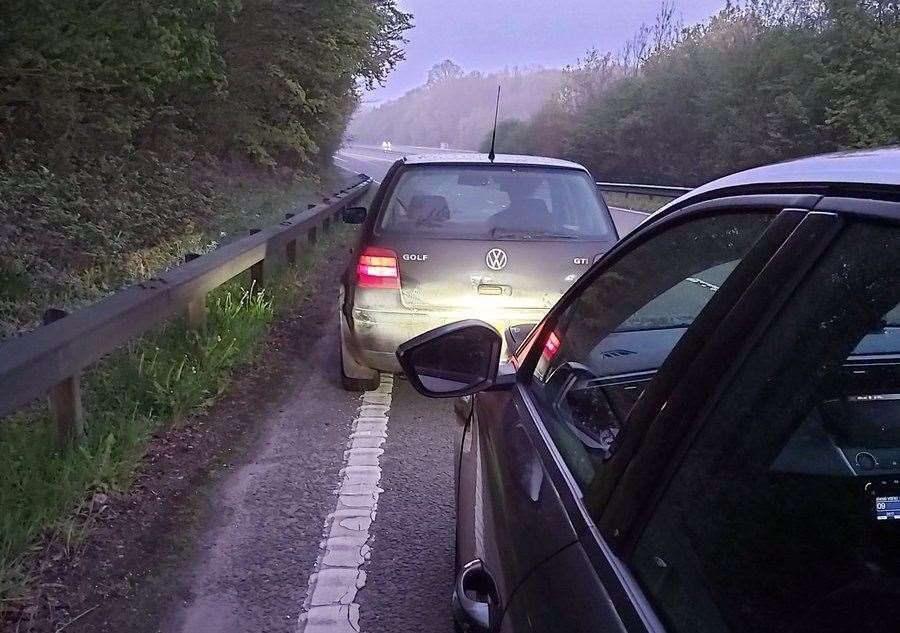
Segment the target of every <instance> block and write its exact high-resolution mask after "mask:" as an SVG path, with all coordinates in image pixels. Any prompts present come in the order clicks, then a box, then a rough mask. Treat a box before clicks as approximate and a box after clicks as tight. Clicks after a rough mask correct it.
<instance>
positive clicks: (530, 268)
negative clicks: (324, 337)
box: [340, 154, 618, 391]
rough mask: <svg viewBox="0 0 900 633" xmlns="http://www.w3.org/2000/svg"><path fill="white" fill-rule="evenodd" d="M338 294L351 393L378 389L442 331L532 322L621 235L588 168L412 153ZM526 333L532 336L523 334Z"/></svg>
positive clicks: (371, 218)
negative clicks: (462, 325) (407, 345)
mask: <svg viewBox="0 0 900 633" xmlns="http://www.w3.org/2000/svg"><path fill="white" fill-rule="evenodd" d="M344 221H345V222H348V223H351V224H356V223H362V224H364V227H363V231H362V235H361V236H360V240H359V244H358V246H357V248H356V250H355V251H354V259H353V261H352V262H351V263H350V265H349V266H348V268H347V271H346V273H345V275H344V279H343V284H342V288H341V297H340V322H341V373H342V382H343V385H344V387H345V388H347V389H349V390H352V391H362V390H367V389H374V388H375V387H377V386H378V380H379V372H381V371H387V372H396V371H400V366H399V364H398V362H397V357H396V351H397V347H398V346H400V345H401V344H402V343H404V342H405V341H407V340H409V339H411V338H413V337H414V336H417V335H419V334H421V333H423V332H426V331H428V330H431V329H433V328H435V327H438V326H440V325H444V324H447V323H453V322H455V321H459V320H461V319H468V318H478V319H481V320H482V321H486V322H488V323H490V324H491V325H493V326H494V327H496V328H497V329H498V330H499V331H501V332H504V331H506V332H507V341H506V344H507V345H509V346H511V347H514V346H516V334H515V333H516V331H517V328H516V327H515V326H516V325H518V324H526V323H536V322H538V321H540V320H541V318H542V317H543V316H544V314H545V313H546V312H547V310H549V308H550V307H551V306H552V305H553V304H554V303H556V301H557V299H559V298H560V296H562V294H563V292H565V290H566V289H567V288H568V287H569V286H571V285H572V283H573V282H574V281H575V280H576V279H577V278H578V277H579V276H580V275H581V273H582V272H584V271H585V270H587V268H588V266H589V265H590V264H591V263H592V262H593V261H594V259H595V258H597V256H599V255H600V254H601V253H603V252H605V251H606V250H608V249H609V248H610V246H612V244H614V243H615V242H616V241H617V240H618V235H617V234H616V229H615V226H614V224H613V221H612V218H611V216H610V213H609V209H608V208H607V206H606V203H605V202H604V201H603V198H602V196H601V195H600V192H599V191H598V190H597V188H596V186H595V184H594V180H593V179H592V178H591V175H590V174H589V173H588V171H587V170H586V169H585V168H584V167H582V166H581V165H578V164H575V163H570V162H567V161H562V160H555V159H550V158H540V157H534V156H512V155H497V156H496V158H495V159H494V160H493V161H490V160H489V159H488V157H487V155H485V154H440V155H421V156H410V157H405V158H403V159H401V160H398V161H397V162H396V163H394V165H393V166H392V167H391V169H390V170H389V171H388V173H387V175H386V176H385V178H384V181H383V183H382V185H381V187H380V188H379V190H378V192H377V194H376V195H375V198H374V200H373V202H372V205H371V209H370V210H366V209H365V208H362V207H356V208H351V209H348V210H347V211H345V213H344ZM522 330H523V332H524V333H525V334H527V330H526V329H525V328H522Z"/></svg>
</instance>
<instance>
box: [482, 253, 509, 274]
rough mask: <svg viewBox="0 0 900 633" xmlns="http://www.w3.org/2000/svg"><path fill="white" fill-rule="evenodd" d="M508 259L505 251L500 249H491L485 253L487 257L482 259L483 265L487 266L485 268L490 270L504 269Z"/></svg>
mask: <svg viewBox="0 0 900 633" xmlns="http://www.w3.org/2000/svg"><path fill="white" fill-rule="evenodd" d="M508 259H509V258H508V257H507V256H506V251H504V250H503V249H502V248H492V249H491V250H489V251H488V252H487V256H486V257H485V258H484V263H486V264H487V267H488V268H490V269H491V270H503V269H504V268H506V262H507V260H508Z"/></svg>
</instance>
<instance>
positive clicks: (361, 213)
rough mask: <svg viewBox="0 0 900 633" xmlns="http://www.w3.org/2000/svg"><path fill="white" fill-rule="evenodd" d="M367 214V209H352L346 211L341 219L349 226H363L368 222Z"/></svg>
mask: <svg viewBox="0 0 900 633" xmlns="http://www.w3.org/2000/svg"><path fill="white" fill-rule="evenodd" d="M366 213H367V211H366V208H365V207H350V208H347V209H344V213H343V214H342V216H341V217H342V218H343V220H344V222H345V223H347V224H362V223H363V222H365V221H366Z"/></svg>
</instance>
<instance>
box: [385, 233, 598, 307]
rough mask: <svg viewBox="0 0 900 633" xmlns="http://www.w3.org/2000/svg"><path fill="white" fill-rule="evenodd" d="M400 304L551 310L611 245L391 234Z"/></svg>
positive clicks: (568, 241)
mask: <svg viewBox="0 0 900 633" xmlns="http://www.w3.org/2000/svg"><path fill="white" fill-rule="evenodd" d="M373 245H376V246H380V247H384V248H388V249H390V250H393V251H395V252H396V253H397V259H398V264H399V268H400V299H401V302H402V303H403V305H404V307H406V308H409V309H413V310H428V311H432V310H435V309H439V310H451V311H458V310H467V309H472V310H473V314H472V316H473V317H477V316H478V312H477V310H479V309H481V310H485V309H495V310H496V309H502V310H507V309H509V310H533V309H542V310H546V309H548V308H550V307H551V306H552V305H553V304H554V303H556V301H557V300H558V299H559V297H560V296H561V295H562V293H563V292H565V291H566V289H567V288H568V287H569V286H571V285H572V283H573V282H574V281H575V279H577V278H578V277H579V276H580V275H581V274H582V273H583V272H584V271H585V270H587V268H588V266H589V265H590V263H591V262H592V261H593V259H594V258H595V256H596V255H598V254H599V253H601V252H602V251H604V250H606V249H607V248H608V247H609V244H608V243H602V242H600V243H596V242H585V241H577V240H565V241H536V240H527V241H526V240H517V241H513V240H464V239H439V238H423V237H413V236H399V235H392V236H390V239H381V240H378V241H377V242H374V243H373Z"/></svg>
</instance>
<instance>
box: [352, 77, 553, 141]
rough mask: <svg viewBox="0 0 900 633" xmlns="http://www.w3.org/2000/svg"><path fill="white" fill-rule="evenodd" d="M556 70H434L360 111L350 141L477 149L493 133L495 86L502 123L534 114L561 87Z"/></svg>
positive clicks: (354, 122)
mask: <svg viewBox="0 0 900 633" xmlns="http://www.w3.org/2000/svg"><path fill="white" fill-rule="evenodd" d="M562 76H563V73H562V71H561V70H559V69H545V68H535V67H523V68H510V69H505V70H502V71H498V72H493V73H482V72H477V71H473V72H469V73H466V72H465V71H464V70H463V69H462V68H460V67H459V66H458V65H457V64H455V63H454V62H453V61H451V60H444V61H443V62H441V63H439V64H435V65H434V66H433V67H432V69H431V70H430V71H429V73H428V78H427V81H426V82H425V83H424V84H423V85H422V86H420V87H419V88H416V89H414V90H411V91H409V92H407V93H406V94H405V95H403V96H402V97H400V98H398V99H394V100H392V101H388V102H387V103H384V104H381V105H379V106H378V107H375V108H372V109H370V110H363V111H361V112H360V113H359V114H358V115H357V116H356V117H355V118H354V120H353V122H352V123H351V126H350V131H349V133H350V135H351V136H352V137H353V138H354V139H356V140H358V141H362V142H367V143H380V142H381V141H383V140H390V141H391V142H392V143H395V144H398V145H425V146H438V145H439V144H440V143H447V144H448V145H449V146H450V147H455V148H461V149H475V148H476V147H477V146H478V143H479V142H480V141H481V139H482V137H483V136H484V135H485V134H486V133H488V132H489V131H490V129H491V125H492V124H493V121H494V106H495V103H496V97H497V86H498V85H500V84H502V86H503V99H502V103H501V108H500V117H501V120H505V119H522V118H526V117H530V116H532V115H533V114H535V113H536V112H537V111H538V110H540V108H541V107H542V106H543V104H544V103H545V102H546V101H547V100H548V99H549V98H551V96H552V95H553V94H555V93H556V92H557V91H558V90H559V88H560V86H561V85H562Z"/></svg>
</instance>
